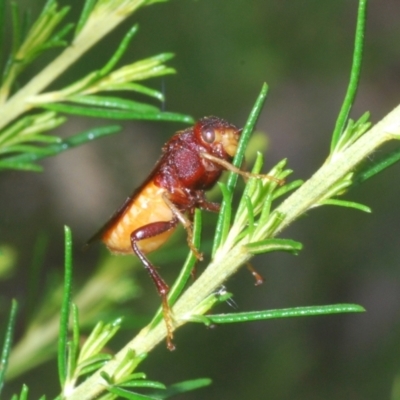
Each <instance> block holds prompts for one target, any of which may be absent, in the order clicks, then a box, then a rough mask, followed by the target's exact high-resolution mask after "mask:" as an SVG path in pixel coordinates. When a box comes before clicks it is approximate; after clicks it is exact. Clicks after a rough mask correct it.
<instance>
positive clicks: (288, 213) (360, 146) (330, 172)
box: [68, 106, 400, 400]
mask: <svg viewBox="0 0 400 400" xmlns="http://www.w3.org/2000/svg"><path fill="white" fill-rule="evenodd" d="M391 139H400V106H398V107H397V108H395V109H394V110H393V111H392V112H391V113H390V114H388V115H387V116H386V117H385V118H384V119H383V120H382V121H381V122H379V123H378V124H376V125H375V126H374V127H373V128H371V129H370V130H369V131H368V132H367V133H365V134H364V135H363V136H362V137H361V138H360V139H359V140H357V141H356V142H355V143H354V144H353V145H352V146H350V147H349V148H348V149H347V150H345V151H344V152H343V153H342V154H341V156H338V157H337V158H335V160H334V161H332V162H330V163H327V164H324V165H323V166H322V167H321V168H320V169H319V170H318V171H317V172H316V173H315V174H314V175H313V176H312V177H311V178H310V179H309V180H308V181H307V182H305V183H304V184H303V186H301V187H300V188H299V189H298V190H297V191H296V192H295V193H293V194H292V195H291V196H290V197H289V198H288V199H286V200H285V201H284V202H283V203H282V204H281V205H280V206H279V207H278V208H277V209H276V211H277V212H280V213H282V214H283V215H284V218H283V220H282V222H281V224H280V225H279V226H278V228H277V229H276V230H275V232H274V235H273V236H275V235H277V234H278V233H280V232H281V231H282V230H283V229H284V228H285V227H287V226H288V225H289V224H290V223H291V222H293V221H294V220H295V219H297V218H298V217H299V216H300V215H301V214H302V213H304V212H306V211H307V210H308V209H309V208H310V207H312V206H314V205H315V204H316V203H318V201H319V200H320V199H321V198H323V195H324V193H326V191H327V190H329V188H331V187H332V186H333V185H334V184H335V183H336V182H337V181H338V180H340V179H341V178H343V177H344V176H346V175H347V174H348V173H349V172H351V171H352V170H353V169H354V167H355V166H356V165H357V164H358V163H360V162H361V161H362V160H364V159H366V157H368V155H369V154H371V153H372V152H373V151H374V150H376V149H377V148H378V147H379V146H380V145H382V144H383V143H384V142H386V141H388V140H391ZM250 257H251V255H250V254H249V252H248V251H247V250H246V248H245V247H244V246H243V245H241V244H240V243H239V244H237V245H235V246H234V248H232V249H231V250H229V251H227V252H224V254H222V252H218V251H217V253H216V255H215V258H214V260H213V261H212V262H211V264H210V265H209V266H208V267H207V268H206V270H205V271H204V272H203V274H202V275H201V276H200V277H199V278H198V279H197V280H196V281H195V282H194V283H193V284H192V285H191V286H190V287H189V288H188V289H187V291H186V292H185V293H183V295H182V296H181V297H180V299H179V300H178V301H177V302H176V304H175V306H174V307H173V314H174V320H175V323H176V327H178V326H181V325H183V324H185V323H186V322H187V321H188V318H190V316H191V315H192V313H193V310H194V309H195V308H196V307H197V306H198V305H199V304H200V303H201V302H202V301H203V300H204V299H205V298H206V297H207V296H209V295H210V294H211V293H213V292H215V291H217V290H218V288H219V287H220V286H221V285H222V284H223V283H224V282H225V281H226V280H227V279H228V278H229V277H230V276H231V275H232V274H234V273H235V272H236V271H237V270H238V269H239V268H240V267H241V266H242V265H243V264H244V263H245V262H246V261H247V260H248V259H249V258H250ZM165 335H166V329H165V325H164V321H161V322H160V324H158V325H157V326H156V327H155V328H154V329H151V330H150V329H149V327H146V328H144V329H142V331H141V332H140V333H139V334H138V335H137V336H136V337H135V338H134V339H133V340H132V341H131V342H129V343H128V344H127V345H126V346H125V347H124V348H123V349H122V350H121V351H120V352H119V353H118V354H117V355H116V356H115V358H114V359H113V360H111V361H110V362H109V363H107V364H106V365H105V366H104V367H103V368H102V371H105V372H107V374H108V375H110V376H112V375H113V371H115V369H116V368H117V366H118V363H119V362H120V361H121V360H122V359H123V358H124V357H125V355H126V353H127V351H128V350H133V351H134V352H135V354H142V353H147V352H149V351H150V350H151V349H152V348H153V347H155V346H156V345H157V344H158V343H159V342H161V341H162V340H163V339H164V338H165ZM103 390H104V382H103V379H102V378H101V377H100V371H98V372H97V373H95V374H94V375H93V376H91V377H90V378H89V379H87V380H86V381H85V382H83V383H82V384H81V385H80V386H78V387H77V388H76V389H75V391H74V392H73V393H72V394H71V396H69V397H68V400H78V399H79V400H82V399H91V398H93V397H95V396H96V395H98V394H99V393H100V392H102V391H103Z"/></svg>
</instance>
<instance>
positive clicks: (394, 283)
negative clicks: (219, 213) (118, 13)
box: [0, 0, 400, 400]
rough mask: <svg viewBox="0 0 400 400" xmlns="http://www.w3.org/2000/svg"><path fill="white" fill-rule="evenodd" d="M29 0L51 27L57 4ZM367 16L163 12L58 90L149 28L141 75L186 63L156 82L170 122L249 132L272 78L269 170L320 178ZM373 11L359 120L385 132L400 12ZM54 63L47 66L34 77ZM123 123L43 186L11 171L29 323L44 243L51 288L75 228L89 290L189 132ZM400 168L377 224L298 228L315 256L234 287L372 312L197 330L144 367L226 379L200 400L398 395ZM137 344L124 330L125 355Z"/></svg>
mask: <svg viewBox="0 0 400 400" xmlns="http://www.w3.org/2000/svg"><path fill="white" fill-rule="evenodd" d="M19 3H21V4H24V3H25V4H26V5H27V6H28V5H29V7H31V8H32V9H33V11H34V15H36V14H35V13H37V12H38V10H39V8H40V7H41V6H42V4H43V1H39V0H36V1H29V2H28V1H25V2H22V1H20V2H19ZM60 3H61V4H71V6H72V11H71V13H72V15H74V13H78V12H79V11H80V3H81V2H80V1H69V2H66V1H64V2H60ZM36 6H37V7H38V8H37V9H35V7H36ZM356 11H357V2H356V1H348V0H347V1H345V0H336V1H333V0H330V1H315V0H302V1H293V0H290V1H289V0H281V1H268V0H267V1H266V0H226V1H222V0H219V1H215V0H201V1H191V0H187V1H183V0H174V1H171V2H169V3H162V4H157V5H153V6H151V7H147V8H145V9H142V10H140V11H139V12H138V13H136V14H135V15H134V16H133V17H132V18H130V19H129V21H128V22H127V23H125V24H124V25H123V26H121V27H119V28H118V29H117V30H116V31H115V32H113V33H112V34H111V35H109V36H108V37H107V38H105V39H104V40H103V41H102V42H101V44H100V45H98V46H97V47H96V48H95V49H94V50H92V51H91V52H90V53H89V54H88V56H87V57H86V58H85V59H84V60H82V62H81V63H79V64H77V65H76V66H74V67H73V68H72V69H71V71H70V72H69V73H68V74H66V75H65V76H63V77H62V78H61V79H60V80H59V82H58V83H55V85H54V87H55V88H56V87H60V85H64V84H66V83H68V82H71V79H74V78H75V79H76V78H77V77H79V76H82V75H83V74H84V73H87V72H88V71H89V70H90V69H91V68H94V66H101V65H103V63H104V62H105V61H106V60H107V59H108V57H109V56H110V55H111V54H112V51H113V49H114V48H115V46H116V45H117V43H118V42H119V40H120V39H121V35H122V34H123V33H124V32H125V31H126V30H127V29H128V28H129V27H130V26H131V25H132V24H133V23H136V22H139V24H140V30H139V33H138V34H137V35H136V37H135V38H134V40H133V42H132V44H131V47H130V51H128V53H127V54H126V56H125V58H124V61H125V62H126V63H127V62H132V61H134V60H137V59H140V58H143V57H148V56H151V55H154V54H157V53H160V52H164V51H172V52H174V53H175V54H176V58H174V59H173V60H172V62H171V63H170V64H171V65H173V66H174V67H175V68H176V69H177V71H178V74H177V75H174V76H167V77H165V78H163V79H154V80H153V81H152V82H151V84H150V86H152V87H154V88H156V89H159V90H165V93H166V98H167V100H166V103H165V105H164V106H165V108H166V110H169V111H178V112H182V113H187V114H190V115H193V116H194V117H195V118H198V117H201V116H204V115H210V114H213V115H218V116H221V117H223V118H226V119H228V120H229V121H231V122H232V123H235V124H237V125H239V126H241V125H243V124H244V122H245V120H246V118H247V115H248V113H249V111H250V109H251V107H252V105H253V103H254V101H255V99H256V97H257V95H258V93H259V91H260V89H261V85H262V83H263V82H264V81H266V82H267V83H268V84H269V86H270V92H269V96H268V99H267V103H266V106H265V108H264V110H263V113H262V115H261V118H260V120H259V123H258V129H259V130H261V131H263V132H265V135H268V138H269V149H268V152H267V153H266V167H267V168H268V167H270V166H272V165H273V164H274V163H275V162H277V161H279V160H280V159H282V158H284V157H287V158H288V160H289V161H288V163H289V166H290V168H292V169H293V170H294V174H293V177H294V178H296V179H297V178H302V179H307V178H308V177H309V176H310V175H311V174H312V173H313V172H314V171H315V170H316V169H318V168H319V166H320V165H321V164H322V163H323V162H324V160H325V158H326V156H327V154H328V149H329V141H330V135H331V132H332V129H333V126H334V123H335V119H336V116H337V113H338V110H339V108H340V105H341V102H342V99H343V96H344V93H345V90H346V86H347V82H348V78H349V70H350V65H351V58H352V48H353V42H354V29H355V21H356ZM368 14H369V15H368V24H367V34H366V42H365V57H364V64H363V65H364V66H363V71H362V76H361V83H360V88H359V93H358V97H357V102H356V104H355V106H354V109H353V112H352V116H353V118H358V117H359V116H360V115H361V114H362V113H364V112H365V111H367V110H368V111H370V112H371V120H372V121H373V122H377V121H379V120H380V119H381V118H382V117H383V116H384V115H385V114H387V113H388V112H389V111H390V110H391V109H393V108H394V107H395V106H396V105H397V104H398V103H399V99H400V91H399V88H400V85H399V78H400V61H399V60H400V46H399V43H400V40H399V39H400V24H399V21H400V3H399V2H398V1H396V0H380V1H378V0H371V1H370V5H369V13H368ZM44 59H46V57H44ZM42 65H43V64H41V62H40V61H39V62H37V63H35V67H34V68H36V69H37V70H40V68H41V66H42ZM33 73H34V71H33ZM102 124H103V125H106V124H109V121H101V120H99V121H97V120H93V119H83V118H71V119H70V121H69V122H68V123H67V124H66V125H64V126H63V127H62V128H60V129H59V130H58V131H57V134H59V135H61V136H63V137H66V136H69V135H72V134H74V133H77V132H80V131H83V130H84V129H87V128H89V127H92V126H100V125H102ZM122 125H123V127H124V129H123V132H122V133H121V134H119V135H117V136H113V137H109V138H106V139H102V140H101V141H99V142H96V143H91V144H89V145H85V146H84V147H82V148H79V149H75V150H72V151H70V152H67V153H64V154H62V155H61V156H58V157H55V158H52V159H48V160H45V161H44V162H43V163H42V164H43V165H44V167H45V172H44V173H42V174H34V173H24V172H7V173H3V174H2V176H1V178H0V204H1V207H0V229H1V231H0V234H1V242H3V243H7V244H9V245H11V246H13V247H14V248H15V249H16V251H17V252H18V254H19V257H18V269H17V270H16V271H15V272H14V275H13V276H12V277H10V278H9V279H8V280H6V281H3V282H1V289H0V290H1V291H2V293H3V295H2V297H1V301H2V303H3V304H2V305H1V310H2V312H4V313H6V312H7V309H8V307H9V303H8V302H9V300H7V297H8V296H10V297H11V296H14V297H17V298H18V299H19V300H20V302H21V304H22V306H21V307H22V311H21V317H20V318H21V319H23V316H24V311H23V310H24V290H25V287H26V286H27V282H26V279H27V278H26V276H27V273H26V270H27V268H28V267H29V265H30V257H31V254H32V248H33V244H34V242H35V240H36V238H37V236H38V234H39V233H41V232H44V233H45V234H47V235H48V236H49V237H50V243H49V249H48V255H47V256H46V265H45V269H44V271H43V272H42V273H43V276H42V280H43V281H46V279H47V277H48V276H49V275H51V276H55V275H56V276H57V275H60V274H61V270H62V262H63V225H64V224H67V225H69V226H70V227H71V228H72V230H73V234H74V243H75V244H76V246H75V249H76V250H75V253H76V254H75V274H76V280H77V282H79V281H83V280H84V279H85V278H86V277H87V276H89V275H90V273H91V271H93V269H94V268H95V265H96V262H97V258H98V253H99V251H100V250H99V247H96V248H94V249H92V250H91V251H90V252H88V253H86V254H82V253H81V252H80V251H79V248H80V246H81V244H83V243H84V242H85V240H86V239H87V238H88V237H89V236H90V235H91V234H92V233H93V232H94V231H95V230H96V229H97V228H98V227H99V226H100V225H101V224H102V223H103V222H104V221H105V219H106V218H107V217H108V215H110V213H111V212H112V211H113V210H114V209H115V208H116V207H117V206H118V205H119V204H120V203H121V201H123V199H124V198H125V197H126V195H128V194H129V193H130V192H131V191H132V189H133V188H134V187H135V186H136V185H138V184H139V183H140V181H141V180H142V179H143V178H144V177H145V176H146V174H147V173H148V172H149V171H150V169H151V167H152V165H153V164H154V162H155V161H156V159H157V157H158V155H159V153H160V148H161V146H162V144H163V143H164V142H165V140H166V139H167V138H168V137H169V136H170V135H171V134H172V133H173V132H174V131H176V130H177V129H181V128H182V125H179V124H171V123H154V122H151V123H150V122H142V123H130V122H124V123H123V124H122ZM383 151H385V149H382V150H380V152H383ZM373 158H374V155H372V157H371V160H373ZM399 172H400V169H399V166H394V167H392V168H391V169H389V170H387V171H386V172H384V173H383V174H381V175H379V176H377V177H375V178H374V179H371V180H370V181H368V182H366V183H365V184H364V185H362V186H360V187H358V188H356V189H354V190H353V191H351V192H350V193H349V194H348V195H347V198H349V199H351V200H355V201H360V202H362V203H364V204H367V205H369V206H370V207H371V208H372V210H373V213H372V214H371V215H368V214H365V213H361V212H358V211H355V210H350V209H343V208H334V207H331V208H329V207H324V208H321V209H318V210H315V211H312V212H310V213H309V214H308V215H307V217H306V218H302V219H301V220H299V221H297V222H296V223H295V224H294V225H293V226H292V227H290V228H289V229H288V230H287V231H286V232H284V236H285V237H290V238H293V239H295V240H298V241H301V242H302V243H303V244H304V250H303V251H302V252H301V253H300V254H299V256H298V257H294V256H291V255H287V254H271V255H268V256H258V257H256V258H255V259H254V265H255V266H256V267H257V268H258V269H259V271H260V272H261V273H262V274H263V276H264V277H265V278H266V282H265V284H264V285H263V286H261V287H257V288H254V286H253V282H252V278H251V276H250V275H249V274H248V273H247V271H245V270H243V271H241V272H239V273H238V274H237V275H236V276H234V277H233V278H232V279H231V280H230V281H229V282H227V288H228V290H229V291H232V292H233V293H234V295H235V301H236V303H237V305H238V309H239V311H245V310H257V309H269V308H271V309H272V308H278V307H282V308H284V307H294V306H306V305H320V304H334V303H345V302H346V303H358V304H361V305H363V306H364V307H365V308H366V309H367V312H366V313H365V314H363V315H334V316H327V317H315V318H308V319H307V318H304V319H295V320H289V319H287V320H275V321H273V320H272V321H268V322H254V323H249V324H242V325H230V326H221V327H218V329H215V330H206V329H205V328H204V327H202V326H200V325H188V326H186V327H184V328H183V329H181V331H179V332H178V333H177V335H176V344H177V346H178V348H177V351H175V352H174V353H169V352H168V351H167V350H166V349H165V347H164V346H163V344H161V345H160V346H158V348H157V349H156V350H155V351H154V352H152V353H151V355H150V356H149V358H148V360H147V361H146V362H145V363H144V364H143V365H142V368H141V370H144V371H145V372H146V373H147V375H148V377H149V379H156V380H160V381H162V382H164V383H166V384H171V383H174V382H177V381H181V380H186V379H193V378H196V377H210V378H212V379H213V381H214V384H213V385H212V386H210V387H208V388H206V389H203V390H201V391H197V392H192V393H190V394H186V395H184V396H182V398H185V399H191V400H195V399H205V398H207V399H221V398H222V399H228V398H229V399H232V400H234V399H242V398H248V399H264V398H268V399H274V400H280V399H282V400H284V399H307V400H310V399H355V400H357V399H387V398H390V396H391V392H392V390H393V385H394V382H395V380H396V379H398V373H399V369H400V361H399V353H400V340H399V339H400V325H399V313H400V273H399V264H400V249H399V243H400V235H399V231H400V229H399V225H400V213H399V207H398V204H399V201H398V199H399V195H400V186H399V185H398V175H399ZM211 221H215V218H214V219H213V218H212V217H211ZM180 243H182V244H184V243H185V241H184V239H181V240H180ZM172 251H174V250H172ZM180 264H181V261H179V263H178V265H176V264H175V265H173V266H171V267H168V266H166V265H162V273H163V276H165V277H166V279H167V281H169V282H172V281H173V279H174V277H175V276H176V275H177V274H178V271H179V265H180ZM200 271H201V266H200V267H199V273H200ZM137 277H138V279H139V281H140V284H141V285H142V287H143V289H144V290H143V293H142V296H141V298H140V299H138V300H137V302H138V303H136V304H135V305H134V307H135V308H136V309H140V310H144V311H142V314H144V313H148V314H149V315H151V313H152V312H154V310H155V308H156V307H157V305H158V298H157V295H156V293H155V291H154V289H153V287H152V284H151V282H150V281H149V280H148V278H147V276H146V274H145V272H144V271H139V273H138V275H137ZM77 285H78V283H77ZM221 311H225V312H228V311H229V307H228V306H226V307H222V308H221ZM2 320H3V321H5V315H4V316H3V317H2ZM19 324H20V325H21V326H23V322H21V321H20V322H19ZM19 334H22V332H19ZM133 334H134V332H126V331H125V332H124V333H122V334H121V336H122V337H121V343H120V344H119V343H114V350H118V348H119V347H120V346H121V345H122V344H123V342H122V340H125V339H127V338H129V337H130V336H132V335H133ZM54 371H55V362H52V363H49V364H46V365H45V366H44V367H42V369H40V370H39V372H37V373H29V374H27V375H26V376H24V377H23V378H21V379H20V380H18V381H14V382H13V383H12V386H10V390H11V389H13V390H14V391H16V390H17V388H19V387H20V385H21V383H22V382H26V383H27V384H28V385H31V386H35V381H36V382H37V379H36V377H37V376H38V374H39V376H47V377H48V378H46V379H45V381H42V382H41V384H40V386H39V385H37V386H38V387H37V388H35V389H32V390H33V391H32V394H37V395H39V394H43V392H44V391H47V393H56V391H57V390H58V389H57V388H56V386H55V383H56V377H55V375H54ZM53 378H54V379H53ZM51 382H54V386H52V383H51ZM35 390H37V393H36V392H35ZM32 398H35V396H33V397H32ZM392 398H393V399H394V398H395V397H392Z"/></svg>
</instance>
